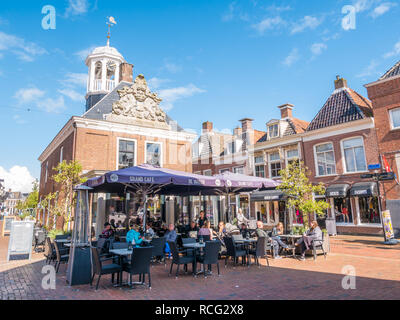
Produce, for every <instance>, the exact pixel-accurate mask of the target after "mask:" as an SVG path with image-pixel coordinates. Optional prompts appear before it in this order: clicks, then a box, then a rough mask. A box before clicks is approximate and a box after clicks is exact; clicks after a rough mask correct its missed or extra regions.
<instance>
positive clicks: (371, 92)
mask: <svg viewBox="0 0 400 320" xmlns="http://www.w3.org/2000/svg"><path fill="white" fill-rule="evenodd" d="M367 90H368V97H369V99H371V101H372V106H373V109H374V118H375V128H376V134H377V137H378V142H379V150H380V152H381V154H383V155H385V157H386V159H387V160H388V162H389V165H390V167H391V168H392V170H393V171H394V172H395V173H396V174H397V176H398V177H399V169H400V168H398V166H397V163H396V160H395V157H396V153H399V154H400V130H391V124H390V116H389V110H391V109H394V108H399V107H400V78H397V79H393V80H390V81H386V82H383V83H377V84H375V85H372V86H368V87H367ZM396 151H398V152H396ZM384 186H385V195H386V198H387V199H388V200H396V199H400V186H399V185H397V183H396V182H395V181H388V182H385V183H384Z"/></svg>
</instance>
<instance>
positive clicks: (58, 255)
mask: <svg viewBox="0 0 400 320" xmlns="http://www.w3.org/2000/svg"><path fill="white" fill-rule="evenodd" d="M54 248H55V249H56V264H55V265H54V267H55V268H56V273H58V269H59V268H60V264H61V263H67V262H68V259H69V254H63V255H62V254H61V253H60V248H59V247H58V243H57V241H54Z"/></svg>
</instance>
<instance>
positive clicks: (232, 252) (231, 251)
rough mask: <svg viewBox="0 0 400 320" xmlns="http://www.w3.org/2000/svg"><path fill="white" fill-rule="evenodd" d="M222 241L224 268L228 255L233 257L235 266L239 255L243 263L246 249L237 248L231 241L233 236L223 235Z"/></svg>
mask: <svg viewBox="0 0 400 320" xmlns="http://www.w3.org/2000/svg"><path fill="white" fill-rule="evenodd" d="M224 243H225V246H226V256H225V268H226V262H227V260H228V258H229V257H232V258H233V260H234V265H235V266H236V264H237V260H238V258H239V257H242V263H244V261H245V260H244V259H245V257H246V256H247V252H246V250H243V249H239V248H237V247H236V246H235V244H234V242H233V238H231V237H224Z"/></svg>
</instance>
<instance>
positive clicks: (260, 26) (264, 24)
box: [252, 16, 286, 34]
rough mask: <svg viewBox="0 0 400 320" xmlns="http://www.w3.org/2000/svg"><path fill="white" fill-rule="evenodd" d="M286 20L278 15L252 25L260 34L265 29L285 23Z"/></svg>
mask: <svg viewBox="0 0 400 320" xmlns="http://www.w3.org/2000/svg"><path fill="white" fill-rule="evenodd" d="M285 24H286V22H285V21H284V20H283V19H282V18H281V17H279V16H277V17H274V18H267V19H264V20H262V21H261V22H259V23H257V24H253V25H252V27H253V28H254V29H256V30H257V31H258V32H259V33H260V34H264V33H265V31H266V30H272V29H274V28H277V27H279V26H282V25H285Z"/></svg>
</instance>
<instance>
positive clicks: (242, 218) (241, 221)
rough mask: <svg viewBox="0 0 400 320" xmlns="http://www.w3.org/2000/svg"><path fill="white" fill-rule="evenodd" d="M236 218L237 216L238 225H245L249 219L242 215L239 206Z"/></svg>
mask: <svg viewBox="0 0 400 320" xmlns="http://www.w3.org/2000/svg"><path fill="white" fill-rule="evenodd" d="M236 218H237V225H238V226H241V225H242V224H245V225H246V226H247V223H248V221H249V219H247V218H246V217H245V216H244V214H243V211H242V208H239V209H238V212H237V215H236Z"/></svg>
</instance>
